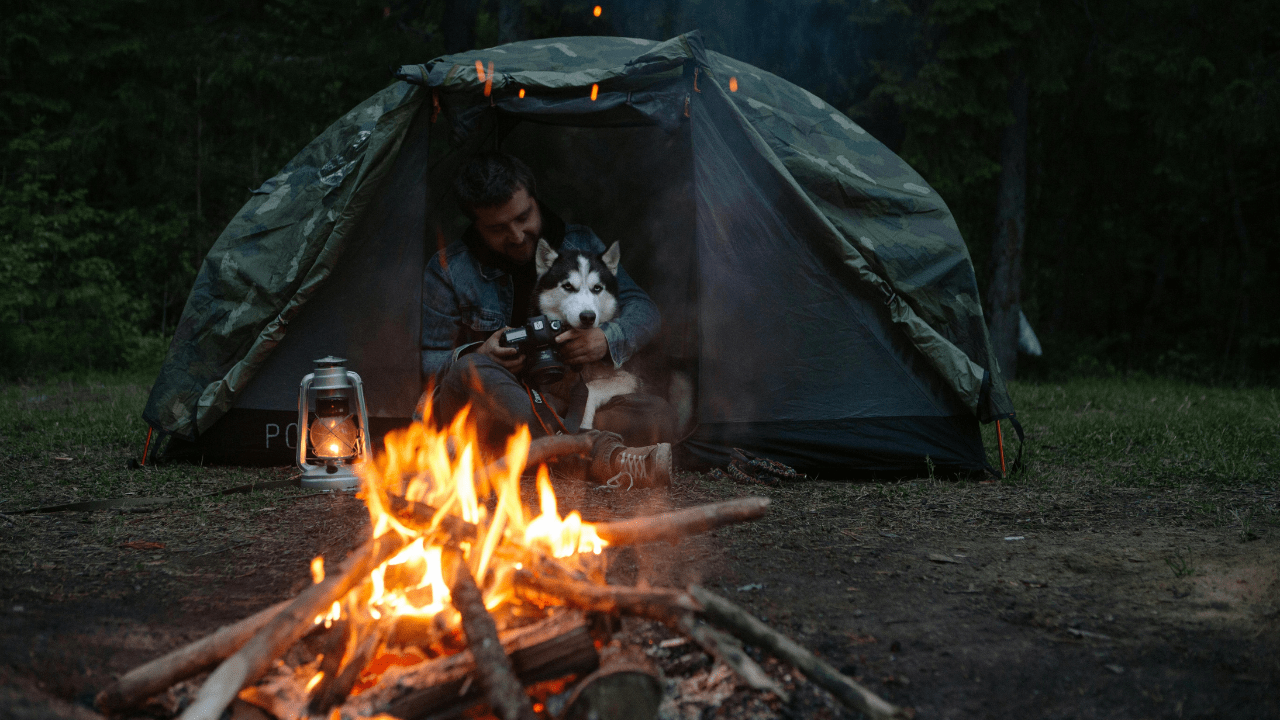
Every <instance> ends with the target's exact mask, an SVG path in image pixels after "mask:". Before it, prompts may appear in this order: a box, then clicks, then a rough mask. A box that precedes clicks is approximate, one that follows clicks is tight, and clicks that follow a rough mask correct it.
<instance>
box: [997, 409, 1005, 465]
mask: <svg viewBox="0 0 1280 720" xmlns="http://www.w3.org/2000/svg"><path fill="white" fill-rule="evenodd" d="M996 441H997V442H998V443H1000V477H1001V478H1003V477H1004V476H1005V469H1004V430H1003V429H1001V427H1000V421H999V420H996Z"/></svg>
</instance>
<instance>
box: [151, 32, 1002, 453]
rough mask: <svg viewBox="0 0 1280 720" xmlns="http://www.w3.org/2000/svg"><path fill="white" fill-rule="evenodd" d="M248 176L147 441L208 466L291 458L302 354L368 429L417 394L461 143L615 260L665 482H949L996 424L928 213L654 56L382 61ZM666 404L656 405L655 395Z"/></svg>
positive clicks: (980, 324)
mask: <svg viewBox="0 0 1280 720" xmlns="http://www.w3.org/2000/svg"><path fill="white" fill-rule="evenodd" d="M396 77H397V81H396V82H394V83H393V84H391V85H389V86H388V87H387V88H385V89H384V90H382V91H381V92H379V93H377V94H376V95H374V96H373V97H371V98H369V99H368V100H367V101H365V102H364V103H362V104H361V105H359V106H358V107H356V108H355V109H353V110H351V111H350V112H348V113H347V114H345V115H344V116H342V117H341V118H340V119H339V120H337V121H336V122H335V123H334V124H333V125H331V126H330V127H329V128H328V129H326V130H325V131H324V133H323V134H321V135H320V136H319V137H318V138H316V139H315V140H314V141H313V142H311V143H310V144H309V145H308V146H307V147H306V148H304V149H303V150H302V151H301V152H300V153H299V154H298V155H297V157H295V158H294V159H293V160H292V161H290V162H289V164H288V165H287V166H285V168H284V169H283V170H281V171H280V172H279V173H278V174H277V175H276V176H275V177H272V178H271V179H269V180H267V181H266V182H265V183H263V184H262V186H261V187H259V188H258V189H257V190H254V191H253V195H252V196H251V197H250V199H249V201H248V202H247V203H246V204H245V206H244V207H243V208H242V209H241V210H240V212H239V213H238V214H237V215H236V217H235V218H234V219H233V220H232V221H231V223H230V224H229V225H228V226H227V228H226V229H225V230H224V231H223V233H222V235H221V236H220V237H219V238H218V240H217V242H216V243H215V244H214V246H213V248H212V249H211V250H210V251H209V255H208V257H207V258H206V259H205V261H204V263H203V265H202V267H201V269H200V272H199V274H198V277H197V279H196V282H195V285H194V287H193V288H192V291H191V295H190V298H189V299H188V301H187V304H186V307H185V309H184V311H183V315H182V318H181V320H180V323H179V325H178V327H177V331H176V333H175V335H174V338H173V342H172V345H171V346H170V349H169V352H168V355H167V357H166V360H165V363H164V366H163V369H162V370H161V373H160V376H159V378H158V379H157V381H156V383H155V385H154V386H153V388H152V391H151V395H150V398H149V400H148V403H147V406H146V409H145V411H144V418H145V420H146V421H147V422H148V423H149V424H150V425H151V426H152V427H153V428H154V429H156V430H158V431H160V432H161V433H162V434H164V435H167V436H172V437H174V438H176V439H179V440H182V441H185V442H186V443H188V444H189V445H188V447H192V448H194V449H195V450H196V451H197V452H199V453H200V454H201V455H202V456H203V457H205V458H206V459H208V460H223V461H231V462H240V463H250V462H272V463H280V464H286V463H288V462H290V461H291V458H292V457H293V454H294V453H295V452H296V450H295V449H294V448H295V447H296V443H297V441H298V439H297V430H296V425H293V423H294V422H295V420H296V407H297V387H298V382H299V380H300V378H301V377H302V376H303V375H304V374H305V373H307V372H309V371H310V369H311V367H312V362H311V361H312V360H313V359H314V358H319V357H322V356H325V355H330V354H334V355H339V356H342V357H346V358H348V359H349V361H350V362H349V367H350V368H351V369H354V370H355V371H357V372H359V373H360V374H361V376H362V377H363V379H364V385H365V393H366V397H367V400H368V404H369V415H370V424H371V430H372V432H373V434H374V435H375V437H376V436H378V435H380V434H382V433H384V432H385V431H386V430H387V429H388V428H390V427H394V426H396V425H398V424H403V423H405V422H407V421H408V418H409V417H410V416H411V414H412V411H413V408H414V403H415V401H416V399H417V397H418V394H419V392H420V390H421V388H422V386H423V381H424V380H423V378H421V377H420V370H419V322H420V321H419V318H420V312H421V307H420V304H421V295H420V286H421V277H422V270H423V266H424V263H425V262H426V260H427V259H429V258H430V257H431V255H432V254H433V253H434V252H435V250H436V248H438V247H441V246H442V244H444V243H447V242H448V241H449V239H451V238H455V237H457V236H458V233H459V232H460V230H461V228H462V227H463V226H464V224H465V222H464V221H463V220H462V219H461V217H460V215H459V213H458V212H457V208H456V207H455V203H454V200H453V199H452V196H451V193H450V190H449V188H450V181H451V178H452V176H453V174H454V173H455V172H456V169H457V168H458V167H459V165H460V163H461V162H462V161H463V160H465V159H466V158H467V157H468V156H469V155H471V154H472V153H475V152H477V151H478V150H481V149H492V148H501V149H503V150H505V151H508V152H511V153H513V154H516V155H518V156H520V157H522V158H524V159H525V160H526V161H527V162H528V163H529V164H530V165H531V166H532V167H533V169H534V171H535V173H536V174H537V175H538V177H539V196H540V198H541V199H542V200H543V201H544V203H546V204H547V205H548V206H549V207H551V208H554V209H555V210H556V211H558V212H559V213H560V214H561V215H563V216H565V218H566V219H567V220H570V221H574V222H581V223H584V224H587V225H589V226H591V227H592V228H593V229H594V230H595V231H596V232H597V233H598V234H599V235H600V236H601V237H602V238H605V240H606V242H611V241H613V240H619V241H620V242H621V244H622V249H623V254H622V258H623V260H622V261H623V264H624V266H626V267H627V269H628V272H630V273H631V274H632V276H633V277H635V278H636V280H637V281H638V282H639V283H640V284H641V285H642V286H643V287H646V289H648V290H649V292H650V294H651V296H652V297H653V298H654V300H655V302H656V303H657V304H658V306H659V308H660V309H661V310H662V312H663V317H664V330H663V333H662V334H661V336H660V339H659V341H657V342H656V343H655V346H654V347H653V348H651V352H650V353H649V357H650V362H651V363H652V366H653V367H656V368H658V369H659V370H660V371H661V372H662V373H665V375H664V377H668V378H671V377H677V378H678V377H683V378H687V379H688V380H689V381H690V384H691V385H692V389H693V392H694V395H693V397H694V398H695V401H694V404H693V421H694V422H693V425H692V426H691V428H692V429H691V434H690V435H689V436H688V437H687V439H686V440H685V441H684V442H683V443H682V444H681V445H680V447H679V451H680V453H679V456H678V457H679V458H680V459H681V461H682V462H683V463H685V464H704V465H705V464H716V463H721V462H723V461H724V460H725V459H726V457H727V453H728V450H729V449H730V448H732V447H741V448H745V449H748V450H751V451H753V452H756V453H758V454H761V455H763V456H766V457H771V458H775V459H777V460H780V461H782V462H785V463H787V464H790V465H793V466H795V467H797V468H799V469H801V470H805V471H809V472H820V473H822V474H823V475H824V476H827V477H831V476H855V475H867V474H872V475H909V474H915V473H920V472H923V471H924V470H925V468H926V467H930V468H932V469H933V471H934V472H938V473H956V472H972V471H978V470H981V469H982V468H983V467H985V466H986V461H985V453H984V450H983V446H982V443H981V437H980V433H979V422H990V421H992V420H995V419H999V418H1004V417H1012V416H1013V406H1012V403H1011V401H1010V399H1009V395H1008V393H1007V391H1006V388H1005V385H1004V382H1003V381H1002V380H1001V377H1000V374H999V372H998V370H997V368H996V362H995V359H994V355H993V353H992V350H991V347H990V340H989V337H988V334H987V330H986V326H985V323H984V321H983V316H982V307H981V303H980V300H979V297H978V289H977V284H976V279H975V277H974V271H973V264H972V261H971V260H970V257H969V254H968V250H967V248H966V247H965V244H964V241H963V239H962V238H961V236H960V232H959V230H958V229H957V227H956V224H955V221H954V220H953V218H952V215H951V213H950V211H949V210H948V209H947V206H946V204H945V203H944V202H943V200H942V199H941V198H940V197H939V196H938V194H937V193H936V192H935V191H934V190H933V189H932V188H930V187H929V185H928V183H927V182H925V181H924V179H922V178H921V177H920V176H919V175H918V174H917V173H916V172H915V171H913V170H912V169H911V168H910V167H908V166H907V164H906V163H904V162H903V161H902V160H901V159H899V158H898V157H897V156H895V155H894V154H893V153H892V152H890V151H889V150H888V149H887V148H886V147H884V145H882V144H881V143H879V142H877V141H876V140H875V139H874V138H872V137H871V136H870V135H869V134H867V133H866V132H865V131H864V130H863V129H862V128H861V127H859V126H858V125H857V124H856V123H855V122H853V121H852V120H850V119H849V118H848V117H847V116H845V115H844V114H843V113H841V112H840V111H839V110H837V109H835V108H833V107H831V106H829V105H827V104H826V103H824V102H823V101H822V100H821V99H819V98H818V97H816V96H814V95H813V94H811V93H809V92H807V91H805V90H803V89H801V88H799V87H797V86H795V85H793V84H791V83H789V82H787V81H785V80H783V79H781V78H779V77H776V76H774V75H772V74H770V73H768V72H765V71H763V70H760V69H758V68H755V67H752V66H750V65H747V64H745V63H741V62H738V61H736V60H733V59H732V58H729V57H726V56H724V55H721V54H719V53H715V52H712V51H709V50H707V49H705V48H704V47H703V43H702V40H701V37H700V36H699V34H698V33H696V32H692V33H688V34H685V35H682V36H679V37H677V38H674V39H671V40H668V41H666V42H661V43H659V42H653V41H649V40H640V39H631V38H616V37H574V38H559V39H551V40H531V41H524V42H518V43H512V44H509V45H504V46H501V47H495V48H490V49H485V50H475V51H471V52H466V53H461V54H457V55H450V56H446V57H442V58H438V59H436V60H433V61H431V62H429V63H426V64H424V65H410V66H404V67H402V68H400V70H399V71H398V73H397V74H396ZM663 389H665V387H663V386H662V383H659V384H658V385H657V386H655V390H657V391H658V392H661V391H662V390H663Z"/></svg>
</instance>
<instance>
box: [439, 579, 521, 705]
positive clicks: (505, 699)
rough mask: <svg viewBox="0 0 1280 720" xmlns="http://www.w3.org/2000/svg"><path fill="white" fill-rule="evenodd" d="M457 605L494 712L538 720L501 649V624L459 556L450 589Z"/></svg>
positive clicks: (481, 681)
mask: <svg viewBox="0 0 1280 720" xmlns="http://www.w3.org/2000/svg"><path fill="white" fill-rule="evenodd" d="M449 592H450V595H451V597H452V602H453V606H454V608H456V609H457V610H458V613H459V614H460V615H462V631H463V633H465V634H466V636H467V645H468V646H469V647H470V648H471V656H472V657H473V658H474V659H475V663H476V675H477V676H478V677H479V679H480V687H481V688H483V689H484V694H485V698H486V699H487V700H488V701H489V706H490V707H491V708H493V712H494V714H495V715H497V716H498V717H499V718H501V719H502V720H537V717H538V716H537V715H534V714H533V705H532V704H531V703H530V702H529V696H528V695H525V694H524V685H522V684H521V683H520V681H519V680H517V679H516V673H515V670H514V669H513V668H512V665H511V658H509V657H507V653H506V652H504V651H503V649H502V642H501V641H500V640H499V639H498V626H497V624H495V623H494V622H493V616H492V615H490V614H489V611H488V610H486V609H485V607H484V597H483V596H482V595H481V594H480V588H479V587H477V586H476V580H475V578H473V577H471V568H470V567H469V566H468V565H467V563H466V561H464V560H463V559H462V557H461V555H458V557H457V563H456V569H455V570H454V574H453V584H452V586H451V587H450V588H449Z"/></svg>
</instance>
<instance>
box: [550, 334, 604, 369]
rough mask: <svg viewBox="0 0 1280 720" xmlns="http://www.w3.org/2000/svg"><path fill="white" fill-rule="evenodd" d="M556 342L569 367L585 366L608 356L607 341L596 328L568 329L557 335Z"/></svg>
mask: <svg viewBox="0 0 1280 720" xmlns="http://www.w3.org/2000/svg"><path fill="white" fill-rule="evenodd" d="M556 342H557V343H559V344H560V355H561V356H562V357H564V361H565V362H567V363H569V364H570V365H586V364H587V363H591V362H595V361H597V360H603V359H604V358H605V357H607V356H608V355H609V341H608V340H606V339H605V337H604V331H603V330H601V329H600V328H598V327H589V328H587V329H586V330H575V329H572V328H570V329H569V330H566V331H565V332H562V333H560V334H559V335H557V336H556Z"/></svg>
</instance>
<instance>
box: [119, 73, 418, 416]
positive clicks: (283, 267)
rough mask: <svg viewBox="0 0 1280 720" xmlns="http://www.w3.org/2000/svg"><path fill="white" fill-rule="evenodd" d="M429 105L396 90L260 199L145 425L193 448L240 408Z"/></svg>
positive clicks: (185, 330)
mask: <svg viewBox="0 0 1280 720" xmlns="http://www.w3.org/2000/svg"><path fill="white" fill-rule="evenodd" d="M421 103H422V93H421V89H420V88H418V87H416V86H414V85H412V84H409V83H403V82H402V83H396V84H394V85H392V86H390V87H388V88H387V89H385V90H383V91H382V92H380V93H378V94H377V95H374V96H373V97H371V98H369V99H368V100H366V101H365V102H363V103H361V104H360V105H359V106H357V107H356V108H354V109H353V110H351V111H350V112H348V113H347V114H346V115H344V116H342V118H340V119H339V120H338V121H337V122H335V123H333V124H332V125H330V126H329V127H328V128H327V129H326V130H325V131H324V132H323V133H322V134H321V135H320V136H319V137H317V138H316V139H315V140H313V141H311V143H310V144H308V145H307V147H305V148H304V149H303V150H302V152H300V153H298V155H297V156H296V157H295V158H293V160H291V161H290V162H289V164H288V165H286V166H285V167H284V169H283V170H281V171H280V172H279V173H278V174H276V175H275V176H274V177H272V178H271V179H269V180H267V181H266V182H264V183H263V184H262V186H261V187H259V188H258V189H256V190H254V191H253V196H252V197H251V198H250V199H249V201H248V202H247V203H245V205H244V207H242V208H241V209H240V211H239V212H238V213H236V216H235V218H234V219H233V220H232V221H231V223H230V224H229V225H227V227H226V229H225V230H223V231H222V234H221V235H220V236H219V237H218V239H217V241H216V242H214V244H213V247H212V248H211V249H210V250H209V254H208V256H207V257H206V258H205V260H204V263H203V264H202V265H201V267H200V271H199V273H198V274H197V276H196V281H195V283H194V285H193V286H192V288H191V294H190V295H189V296H188V298H187V304H186V306H185V307H184V308H183V311H182V316H181V318H180V320H179V321H178V326H177V329H176V330H175V331H174V335H173V340H172V342H171V343H170V345H169V351H168V354H167V355H166V356H165V360H164V364H163V366H162V368H161V370H160V376H159V377H158V378H157V379H156V382H155V384H154V385H152V388H151V395H150V397H149V398H148V399H147V405H146V408H145V409H144V410H143V418H144V419H145V420H146V421H147V422H148V423H149V424H150V425H151V426H152V427H154V428H156V429H158V430H161V431H162V432H165V433H172V434H174V435H176V436H178V437H181V438H184V439H190V440H193V439H195V438H196V437H197V436H198V435H199V434H200V433H202V432H204V431H206V430H208V429H209V428H210V427H211V426H212V425H213V424H214V423H215V422H216V421H217V420H218V419H219V418H221V417H222V416H223V415H224V414H226V412H227V411H228V410H229V409H230V408H231V406H232V403H233V402H234V400H235V398H236V396H237V394H238V393H239V392H240V391H242V390H243V389H244V388H245V386H246V385H247V384H248V382H249V380H250V379H251V378H252V377H253V375H254V373H255V372H256V371H257V370H258V368H259V367H260V366H261V365H262V363H263V362H264V361H265V360H266V358H267V357H268V356H269V355H270V354H271V352H272V350H274V349H275V347H276V346H277V345H278V344H279V343H280V341H281V340H283V339H284V336H285V334H286V333H287V332H288V328H289V321H290V320H292V319H293V318H294V317H295V316H296V315H297V314H298V312H300V311H301V310H302V308H303V306H304V305H305V304H306V302H307V300H308V299H310V298H311V297H312V295H313V294H314V293H315V292H316V291H317V290H318V289H319V288H320V287H321V286H322V285H323V284H324V282H325V280H326V279H328V277H329V275H330V273H331V272H332V271H333V268H334V266H335V264H336V263H337V262H338V259H339V258H340V257H341V256H342V252H343V250H344V249H345V246H346V241H347V238H348V234H349V232H350V230H351V229H352V228H353V227H354V226H355V225H356V223H357V222H358V220H359V218H360V216H361V214H362V212H363V210H364V209H365V208H366V207H367V206H368V204H369V203H370V201H371V200H372V198H373V196H374V194H375V193H376V191H377V187H378V181H379V180H380V179H381V178H382V177H383V176H384V175H385V174H386V173H387V172H388V170H389V169H390V167H391V164H392V162H393V161H394V160H395V157H396V153H397V151H398V150H399V148H400V145H401V143H402V142H403V141H404V136H405V132H406V130H407V129H408V127H409V122H410V120H412V119H413V115H414V113H415V112H416V111H417V109H418V107H419V106H420V105H421Z"/></svg>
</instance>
